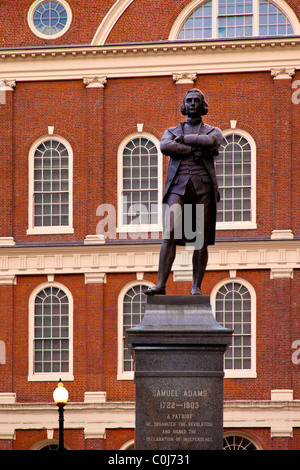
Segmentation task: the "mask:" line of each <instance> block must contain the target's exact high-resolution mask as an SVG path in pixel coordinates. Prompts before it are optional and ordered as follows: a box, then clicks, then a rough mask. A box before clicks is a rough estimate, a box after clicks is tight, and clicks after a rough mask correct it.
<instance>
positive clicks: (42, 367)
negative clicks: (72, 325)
mask: <svg viewBox="0 0 300 470" xmlns="http://www.w3.org/2000/svg"><path fill="white" fill-rule="evenodd" d="M62 302H64V305H65V306H68V297H66V294H65V292H63V291H62V290H60V289H58V288H57V287H48V288H46V289H43V290H42V291H41V292H39V293H38V294H37V296H36V299H35V310H34V324H35V325H36V328H35V330H34V372H35V373H43V372H44V373H45V372H48V373H51V372H68V371H69V361H68V357H69V354H68V349H69V328H68V327H67V326H66V325H68V317H66V316H62V309H61V306H62ZM37 326H39V327H38V328H37ZM62 338H64V340H62ZM62 351H64V354H62ZM62 358H64V361H63V362H62Z"/></svg>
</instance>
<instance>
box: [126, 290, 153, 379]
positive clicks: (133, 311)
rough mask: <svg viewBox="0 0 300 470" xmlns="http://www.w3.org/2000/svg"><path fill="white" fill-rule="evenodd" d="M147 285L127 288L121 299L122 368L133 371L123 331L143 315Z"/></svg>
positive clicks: (134, 324)
mask: <svg viewBox="0 0 300 470" xmlns="http://www.w3.org/2000/svg"><path fill="white" fill-rule="evenodd" d="M146 289H148V286H145V285H143V284H141V285H137V286H134V287H132V288H131V289H129V290H128V291H127V293H126V295H125V296H124V301H123V334H124V337H123V370H124V371H125V372H126V371H127V372H130V371H133V360H132V357H131V355H130V354H129V351H128V349H127V347H126V346H125V332H126V330H127V329H128V328H132V327H134V326H136V325H138V324H139V323H140V322H141V321H142V319H143V316H144V313H145V307H146V295H145V294H144V292H145V290H146Z"/></svg>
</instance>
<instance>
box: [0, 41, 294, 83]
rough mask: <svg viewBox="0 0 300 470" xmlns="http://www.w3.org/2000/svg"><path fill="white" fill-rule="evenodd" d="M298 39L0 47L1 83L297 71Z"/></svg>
mask: <svg viewBox="0 0 300 470" xmlns="http://www.w3.org/2000/svg"><path fill="white" fill-rule="evenodd" d="M299 49H300V37H284V38H265V39H262V38H259V39H258V38H256V39H255V38H250V39H245V40H222V41H221V40H213V41H201V42H186V41H183V42H178V41H172V42H169V41H167V42H159V43H136V44H131V43H126V44H113V45H112V44H110V45H104V46H91V45H83V46H65V47H62V46H59V47H58V46H57V47H41V48H39V47H35V48H15V49H0V70H1V72H0V80H1V79H2V80H4V79H5V80H17V81H23V80H53V79H83V78H92V77H94V76H99V75H100V76H106V77H107V78H114V77H128V76H145V75H147V76H154V75H158V76H159V75H160V76H161V75H172V74H176V73H214V72H215V73H217V72H220V71H224V72H225V71H227V72H236V71H250V70H254V71H258V70H271V68H274V67H277V68H286V67H293V68H296V69H297V68H300V54H299Z"/></svg>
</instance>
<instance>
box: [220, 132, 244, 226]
mask: <svg viewBox="0 0 300 470" xmlns="http://www.w3.org/2000/svg"><path fill="white" fill-rule="evenodd" d="M249 148H250V147H249V143H248V141H247V140H246V139H245V138H244V137H241V136H240V135H238V134H231V135H228V136H226V137H224V139H223V142H222V145H221V147H220V150H219V155H218V157H217V158H216V174H217V178H218V182H219V191H220V195H221V201H222V204H219V206H218V213H217V221H218V222H238V221H244V222H246V221H251V206H250V203H251V199H250V195H251V152H250V151H249Z"/></svg>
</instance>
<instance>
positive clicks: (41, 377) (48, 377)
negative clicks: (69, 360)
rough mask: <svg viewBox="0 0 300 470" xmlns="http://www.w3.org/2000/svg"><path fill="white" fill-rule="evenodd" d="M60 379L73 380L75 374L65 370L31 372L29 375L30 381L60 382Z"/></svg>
mask: <svg viewBox="0 0 300 470" xmlns="http://www.w3.org/2000/svg"><path fill="white" fill-rule="evenodd" d="M59 379H61V380H62V381H69V382H71V381H73V380H74V375H73V374H70V373H63V372H53V373H51V374H42V373H41V374H30V375H28V377H27V380H28V382H58V381H59Z"/></svg>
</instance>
